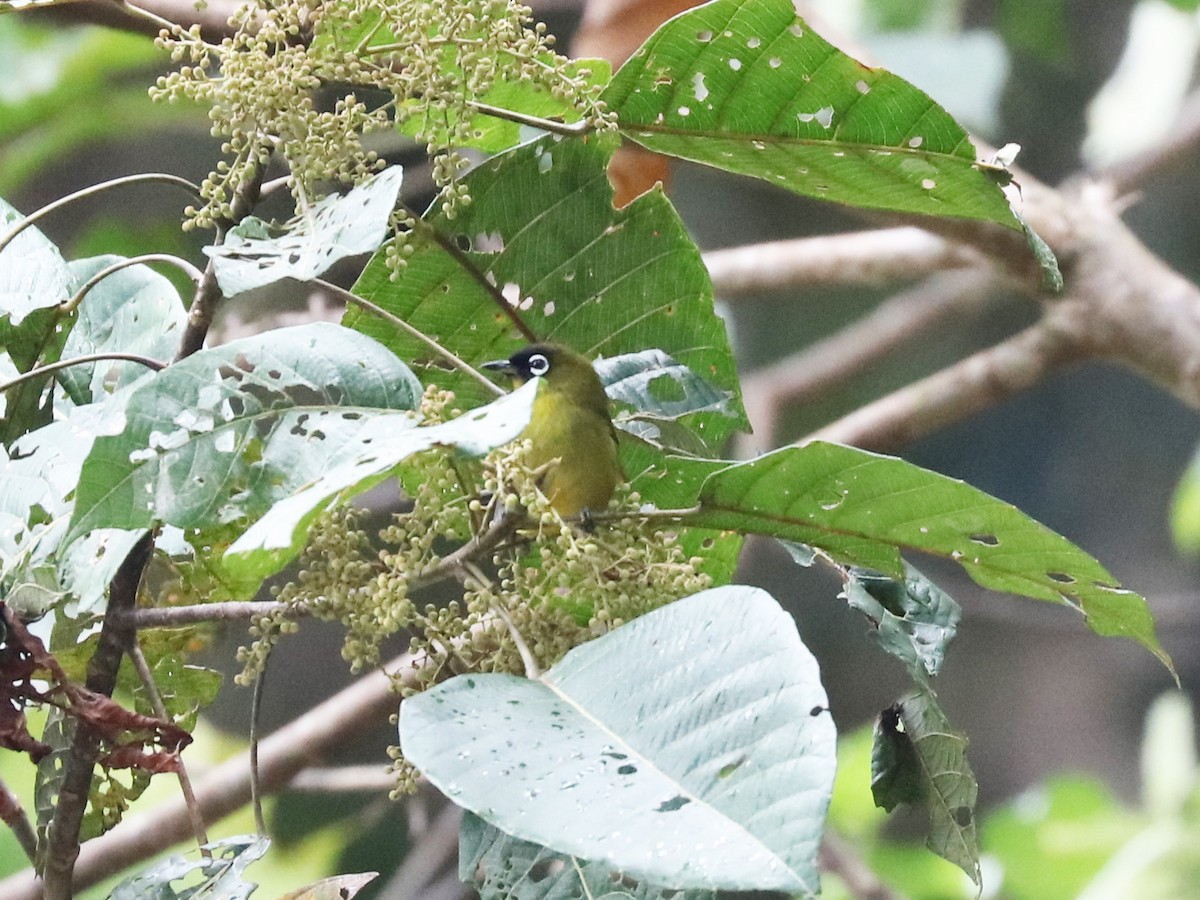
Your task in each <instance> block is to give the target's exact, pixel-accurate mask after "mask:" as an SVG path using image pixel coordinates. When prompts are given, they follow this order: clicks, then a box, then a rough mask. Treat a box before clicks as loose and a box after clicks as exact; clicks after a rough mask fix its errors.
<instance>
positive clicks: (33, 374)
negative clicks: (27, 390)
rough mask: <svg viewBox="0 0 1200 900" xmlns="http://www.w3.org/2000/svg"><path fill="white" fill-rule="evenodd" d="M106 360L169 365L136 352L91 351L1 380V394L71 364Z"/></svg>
mask: <svg viewBox="0 0 1200 900" xmlns="http://www.w3.org/2000/svg"><path fill="white" fill-rule="evenodd" d="M105 360H117V361H124V362H135V363H140V364H141V365H143V366H145V367H146V368H147V369H153V370H154V371H155V372H158V371H160V370H162V369H165V368H166V367H167V364H166V363H165V362H163V361H162V360H158V359H151V358H150V357H148V356H139V355H138V354H136V353H89V354H87V355H85V356H72V357H71V358H70V359H60V360H59V361H58V362H53V363H48V364H46V365H44V366H38V367H37V368H36V369H30V370H29V371H28V372H22V373H21V374H20V375H18V376H17V377H16V378H10V379H9V380H8V381H2V382H0V394H2V393H4V392H5V391H7V390H8V389H9V388H11V387H16V386H17V385H18V384H21V383H22V382H25V381H32V380H33V379H34V378H40V377H42V376H43V375H50V374H51V373H53V372H58V371H60V370H62V369H69V368H70V367H71V366H82V365H86V364H87V363H93V362H104V361H105Z"/></svg>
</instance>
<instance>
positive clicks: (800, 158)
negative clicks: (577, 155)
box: [604, 0, 1019, 229]
mask: <svg viewBox="0 0 1200 900" xmlns="http://www.w3.org/2000/svg"><path fill="white" fill-rule="evenodd" d="M604 100H605V102H607V103H608V105H609V106H610V107H611V108H612V109H613V110H615V111H616V113H617V119H618V122H619V124H620V127H621V130H622V133H623V134H625V135H626V136H627V137H630V138H632V139H633V140H635V141H637V142H638V143H639V144H642V145H644V146H645V147H647V148H649V149H651V150H656V151H658V152H660V153H668V154H671V155H673V156H681V157H683V158H685V159H690V160H694V161H696V162H700V163H705V164H707V165H711V166H716V167H718V168H721V169H727V170H729V171H731V172H738V173H740V174H743V175H751V176H753V177H755V178H761V179H764V180H766V181H769V182H770V183H772V184H775V185H778V186H779V187H783V188H786V189H788V190H791V191H795V192H796V193H799V194H805V195H807V196H811V197H817V198H819V199H824V200H832V201H834V202H837V203H847V204H851V205H854V206H861V207H866V208H870V209H888V210H895V211H897V212H907V213H918V214H923V215H936V216H952V217H958V218H967V219H982V220H986V221H992V222H997V223H999V224H1001V225H1004V226H1006V227H1008V228H1013V229H1016V228H1019V225H1018V224H1017V221H1016V219H1015V218H1014V217H1013V214H1012V211H1011V210H1010V209H1009V205H1008V201H1007V200H1006V199H1005V197H1004V193H1003V192H1002V191H1001V190H1000V189H999V187H997V186H996V185H995V184H994V183H992V181H991V180H990V179H989V178H987V177H986V176H985V175H984V174H982V173H981V172H980V171H979V170H978V169H977V168H976V153H975V148H974V147H973V146H972V144H971V142H970V140H969V138H968V137H967V134H966V132H965V131H964V130H963V129H962V127H961V126H960V125H959V124H958V123H957V122H955V121H954V119H953V118H952V117H951V116H950V115H949V114H948V113H947V112H946V111H945V110H943V109H942V108H941V107H939V106H938V105H937V104H936V103H935V102H934V101H933V100H931V99H930V98H929V96H928V95H926V94H925V93H923V92H922V91H920V90H918V89H917V88H915V87H913V86H912V85H911V84H909V83H908V82H906V81H904V80H903V79H902V78H899V77H898V76H896V75H893V74H892V73H890V72H887V71H885V70H883V69H875V68H871V67H869V66H865V65H863V64H862V63H860V62H858V61H857V60H855V59H852V58H851V57H849V56H846V55H845V54H844V53H842V52H841V51H839V50H837V49H836V48H835V47H833V46H832V45H831V44H829V43H828V42H827V41H825V40H824V39H823V38H821V36H820V35H818V34H816V33H815V32H814V31H813V30H812V29H811V28H810V27H809V26H808V24H807V23H806V22H805V21H804V20H803V19H801V18H799V17H798V16H797V15H796V12H795V8H794V6H793V4H792V2H791V0H714V2H712V3H708V4H705V5H704V6H701V7H699V8H697V9H694V10H690V11H688V12H686V13H683V14H682V15H679V16H676V17H675V18H673V19H671V20H670V21H668V22H667V23H666V24H664V25H663V26H662V27H661V28H659V29H658V31H656V32H655V33H654V34H653V35H652V36H651V37H650V39H649V40H647V41H646V43H645V44H643V45H642V47H641V49H639V50H638V51H637V52H636V53H634V55H633V56H631V57H630V59H629V61H628V62H626V63H625V65H624V66H622V67H621V69H620V71H619V72H617V74H616V76H614V78H613V81H612V83H611V84H610V85H609V87H608V89H607V90H606V91H605V93H604Z"/></svg>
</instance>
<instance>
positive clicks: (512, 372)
mask: <svg viewBox="0 0 1200 900" xmlns="http://www.w3.org/2000/svg"><path fill="white" fill-rule="evenodd" d="M480 368H481V369H487V370H488V371H489V372H499V373H500V374H501V375H508V376H509V377H511V378H516V377H517V370H516V367H515V366H513V364H512V363H511V362H509V361H508V360H507V359H493V360H492V361H491V362H485V363H484V364H483V365H482V366H480Z"/></svg>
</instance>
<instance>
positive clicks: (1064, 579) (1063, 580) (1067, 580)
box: [1046, 572, 1075, 584]
mask: <svg viewBox="0 0 1200 900" xmlns="http://www.w3.org/2000/svg"><path fill="white" fill-rule="evenodd" d="M1046 577H1047V578H1049V579H1050V580H1051V581H1057V582H1058V583H1059V584H1074V583H1075V576H1074V575H1068V574H1067V573H1066V572H1047V573H1046Z"/></svg>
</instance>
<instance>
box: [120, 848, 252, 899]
mask: <svg viewBox="0 0 1200 900" xmlns="http://www.w3.org/2000/svg"><path fill="white" fill-rule="evenodd" d="M205 846H206V848H207V849H208V850H209V851H211V852H212V856H211V858H210V857H204V856H201V857H199V858H197V859H188V857H186V856H183V855H182V854H180V855H176V856H169V857H167V858H166V859H165V860H163V861H162V862H158V863H155V864H154V865H153V866H151V867H150V868H149V869H147V870H146V871H144V872H140V873H138V874H137V875H134V876H132V877H131V878H126V879H125V880H124V881H122V882H121V883H120V884H118V885H117V886H116V887H115V888H113V892H112V893H111V894H110V895H109V900H187V898H196V900H198V898H201V897H220V898H221V900H246V898H248V897H249V896H250V895H251V894H252V893H254V889H255V888H257V887H258V885H257V884H255V883H254V882H253V881H247V880H246V878H245V873H246V869H247V868H248V867H249V866H250V864H251V863H253V862H255V861H256V860H258V859H261V858H262V856H263V854H264V853H266V852H267V848H268V847H269V846H271V842H270V841H269V840H267V839H266V838H260V837H258V836H256V835H252V834H248V835H240V836H238V837H231V838H225V839H224V840H220V841H214V842H213V843H211V844H206V845H205ZM197 874H199V876H200V877H201V878H202V879H203V880H202V881H201V882H199V883H197V882H196V876H197ZM184 878H187V879H188V883H187V885H186V886H181V887H175V886H174V885H173V884H172V882H175V881H179V880H181V879H184Z"/></svg>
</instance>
